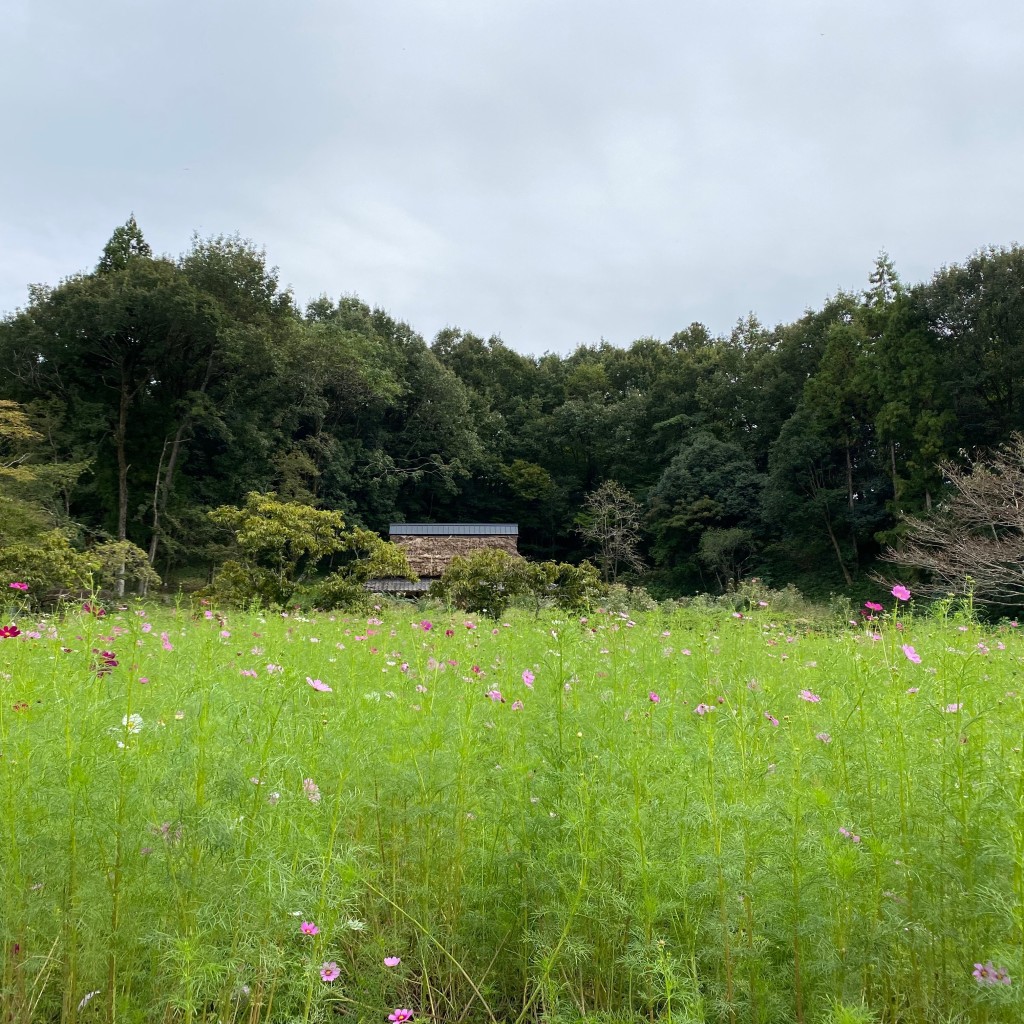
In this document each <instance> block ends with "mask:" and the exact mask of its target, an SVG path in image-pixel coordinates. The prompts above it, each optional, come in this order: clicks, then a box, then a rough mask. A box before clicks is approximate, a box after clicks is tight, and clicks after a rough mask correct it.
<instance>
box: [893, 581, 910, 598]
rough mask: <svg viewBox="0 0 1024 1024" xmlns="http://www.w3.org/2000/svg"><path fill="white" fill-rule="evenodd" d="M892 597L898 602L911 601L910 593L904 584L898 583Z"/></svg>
mask: <svg viewBox="0 0 1024 1024" xmlns="http://www.w3.org/2000/svg"><path fill="white" fill-rule="evenodd" d="M892 596H893V597H895V598H896V600H897V601H909V600H910V591H909V590H907V588H906V587H905V586H903V584H902V583H897V584H896V586H895V587H893V588H892Z"/></svg>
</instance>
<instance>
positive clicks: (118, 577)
mask: <svg viewBox="0 0 1024 1024" xmlns="http://www.w3.org/2000/svg"><path fill="white" fill-rule="evenodd" d="M89 557H90V560H91V561H93V562H95V563H96V565H97V570H96V573H97V575H96V581H97V583H98V584H99V586H100V587H102V588H103V589H105V590H112V589H114V587H115V586H116V585H117V583H118V581H123V582H124V584H125V586H126V587H138V586H140V585H141V586H142V588H143V592H145V590H146V589H148V588H149V587H159V586H160V577H159V576H158V575H157V573H156V571H155V570H154V569H153V567H152V566H151V565H150V564H149V558H148V557H147V556H146V552H145V551H143V550H142V548H139V547H136V546H135V545H134V544H133V543H132V542H131V541H130V540H120V541H118V540H114V541H108V542H107V543H105V544H97V545H96V546H95V547H94V548H92V549H91V550H90V551H89Z"/></svg>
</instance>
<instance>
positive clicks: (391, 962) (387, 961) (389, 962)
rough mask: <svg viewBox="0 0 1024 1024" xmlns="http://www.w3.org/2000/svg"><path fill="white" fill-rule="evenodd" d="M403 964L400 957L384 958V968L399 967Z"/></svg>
mask: <svg viewBox="0 0 1024 1024" xmlns="http://www.w3.org/2000/svg"><path fill="white" fill-rule="evenodd" d="M401 962H402V958H401V957H400V956H386V957H384V966H385V967H397V966H398V965H399V964H400V963H401Z"/></svg>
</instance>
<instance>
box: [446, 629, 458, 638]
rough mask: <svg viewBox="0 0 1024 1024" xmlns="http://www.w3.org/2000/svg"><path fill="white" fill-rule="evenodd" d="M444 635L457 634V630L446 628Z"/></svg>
mask: <svg viewBox="0 0 1024 1024" xmlns="http://www.w3.org/2000/svg"><path fill="white" fill-rule="evenodd" d="M444 635H445V636H455V630H454V629H446V630H445V631H444Z"/></svg>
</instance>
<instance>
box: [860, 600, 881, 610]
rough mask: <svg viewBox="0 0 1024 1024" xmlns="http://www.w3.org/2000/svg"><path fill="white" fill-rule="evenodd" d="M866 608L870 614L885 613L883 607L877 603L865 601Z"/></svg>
mask: <svg viewBox="0 0 1024 1024" xmlns="http://www.w3.org/2000/svg"><path fill="white" fill-rule="evenodd" d="M864 607H865V608H867V610H868V611H869V612H880V611H883V608H882V606H881V605H880V604H879V603H878V602H877V601H865V602H864Z"/></svg>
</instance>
